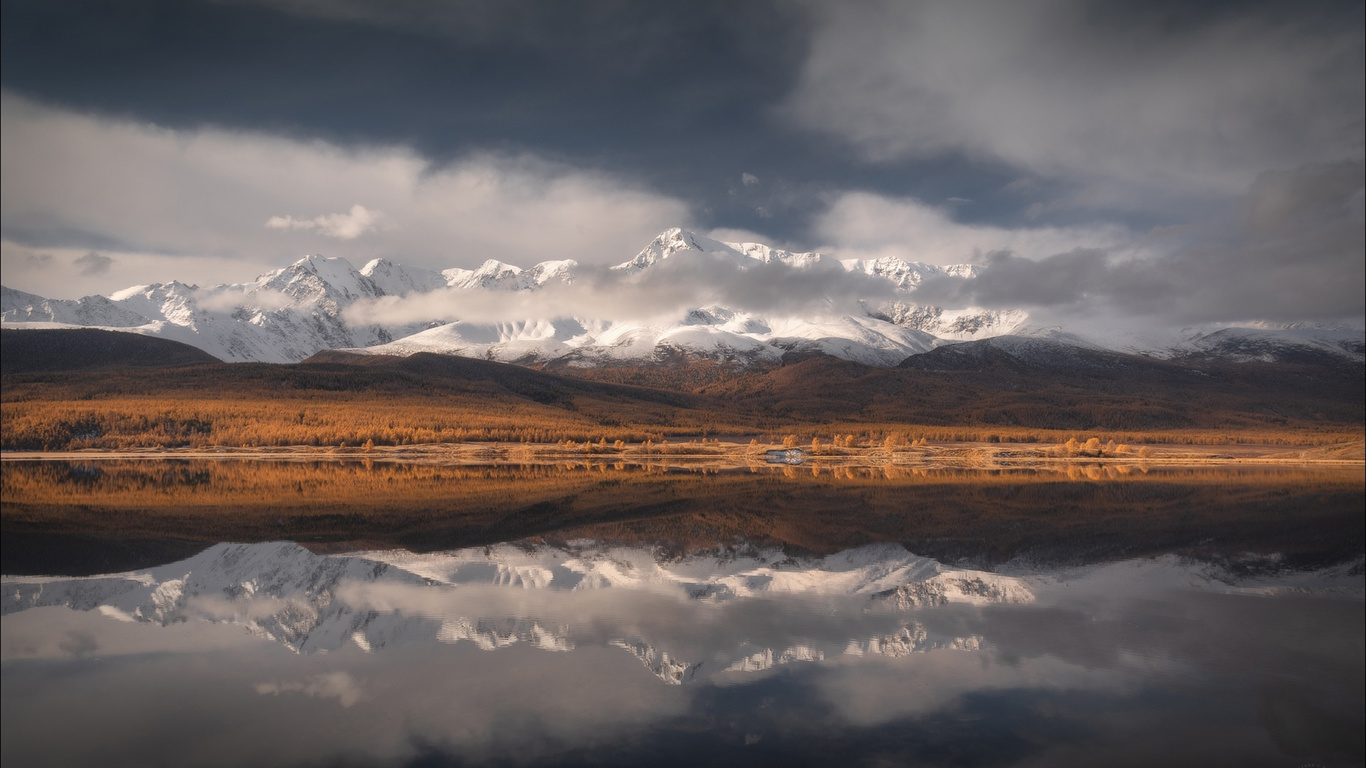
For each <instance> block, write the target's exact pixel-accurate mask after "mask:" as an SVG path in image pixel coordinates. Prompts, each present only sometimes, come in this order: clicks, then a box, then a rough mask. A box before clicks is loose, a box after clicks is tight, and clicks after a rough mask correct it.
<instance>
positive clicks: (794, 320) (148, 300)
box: [0, 228, 1366, 367]
mask: <svg viewBox="0 0 1366 768" xmlns="http://www.w3.org/2000/svg"><path fill="white" fill-rule="evenodd" d="M694 256H695V257H697V258H699V259H701V261H699V262H697V263H698V264H702V263H705V262H706V261H707V260H708V259H711V260H719V262H718V263H720V264H721V265H722V266H723V267H725V268H728V269H735V270H739V271H740V272H745V271H748V270H754V269H777V270H780V273H775V274H778V275H779V276H784V275H786V274H787V273H783V272H781V270H791V271H792V274H805V273H806V271H810V270H817V269H834V270H836V272H834V273H830V274H832V275H838V274H848V275H860V276H864V277H867V278H870V279H872V280H874V281H877V282H875V283H869V284H867V285H870V286H876V285H885V286H887V287H886V289H879V290H886V291H890V294H889V295H891V296H893V297H894V298H890V299H889V298H886V297H885V296H880V297H870V298H868V299H866V300H860V302H859V309H858V310H857V311H852V312H851V311H848V310H843V311H841V310H832V308H831V306H829V302H828V300H827V301H825V302H822V301H818V300H813V301H809V302H806V303H805V304H801V305H800V306H801V308H800V309H792V308H788V309H774V308H769V309H758V310H755V309H748V308H745V307H742V306H727V305H725V304H716V303H710V304H709V303H706V302H705V301H702V302H699V303H698V304H696V305H693V306H689V307H685V308H683V309H681V310H679V311H677V313H676V314H673V315H672V316H663V317H662V318H661V319H656V320H651V321H639V320H631V319H624V318H612V317H610V315H611V311H610V308H608V307H605V306H604V307H603V308H602V311H603V312H605V313H606V314H607V315H609V316H608V317H606V318H605V319H592V318H587V317H582V316H575V315H574V313H573V312H566V311H564V310H557V309H553V308H550V309H546V310H545V314H546V316H544V317H537V316H535V315H536V314H537V313H538V312H540V311H541V310H538V309H536V308H535V307H536V303H535V302H536V299H535V298H534V297H536V296H538V295H540V294H538V293H537V292H539V291H549V290H552V289H553V290H554V291H558V292H559V293H557V294H556V295H560V294H562V293H563V291H565V290H570V289H575V290H584V291H591V290H592V289H593V287H592V285H580V284H581V283H582V282H583V281H582V278H583V277H584V276H585V274H587V273H586V272H585V268H583V267H582V266H581V265H579V264H578V263H577V262H576V261H574V260H570V259H551V260H545V261H542V262H539V263H538V264H536V265H533V266H532V267H530V268H527V269H522V268H520V267H517V266H515V265H511V264H506V263H503V262H500V261H497V260H494V259H489V260H486V261H485V262H484V263H483V264H482V265H480V266H479V267H477V268H474V269H463V268H451V269H446V270H444V271H441V272H437V271H434V270H429V269H425V268H420V267H409V266H405V265H402V264H399V263H397V262H394V261H392V260H389V259H386V258H377V259H372V260H371V261H370V262H368V263H366V264H365V265H364V266H363V267H362V268H360V269H356V268H354V266H353V265H351V264H350V263H349V262H348V261H346V260H345V259H342V258H339V257H324V256H319V255H309V256H305V257H304V258H302V259H299V260H297V261H295V262H294V263H293V264H290V265H289V266H287V267H282V268H280V269H276V270H272V271H269V272H266V273H264V274H262V275H260V276H259V277H257V278H256V279H255V280H254V281H251V282H248V283H239V284H227V285H217V286H211V287H207V288H202V287H199V286H196V285H189V284H186V283H181V282H178V281H174V280H173V281H171V282H168V283H159V284H150V285H140V286H132V287H130V288H126V289H123V290H120V291H116V292H114V293H112V294H110V295H109V296H87V297H84V298H81V299H76V300H60V299H46V298H43V297H41V296H37V295H35V294H30V293H26V292H23V291H18V290H14V289H11V288H9V287H5V288H4V289H3V295H2V296H0V313H2V315H0V319H2V320H3V325H4V326H5V327H7V328H59V327H85V328H100V329H105V330H120V331H125V332H131V333H138V334H142V335H147V336H154V337H161V338H167V339H171V340H173V341H179V342H182V343H185V344H189V345H191V346H195V347H198V348H199V349H201V350H203V351H205V352H207V353H209V354H210V355H213V356H214V357H216V358H218V359H221V360H224V361H228V362H274V363H282V362H298V361H301V360H304V359H306V358H308V357H310V356H311V355H313V354H315V353H317V352H320V351H323V350H336V349H348V350H352V351H357V352H361V353H370V354H400V355H406V354H413V353H416V352H436V353H443V354H453V355H460V356H467V357H482V358H485V359H490V360H499V361H503V362H513V363H519V364H524V365H545V364H551V363H555V362H557V361H558V362H559V363H561V364H567V365H571V366H579V367H586V366H602V365H612V364H619V363H622V362H634V363H645V364H649V363H667V362H669V361H674V360H679V359H683V358H699V359H710V360H714V361H718V362H724V363H727V364H736V365H741V366H749V365H772V364H776V363H778V362H779V361H780V360H781V359H782V358H783V356H784V355H787V354H791V353H799V354H812V353H824V354H829V355H832V356H835V357H839V358H842V359H846V360H852V361H856V362H861V363H865V364H869V365H874V366H880V367H893V366H896V365H898V364H900V363H902V362H903V361H905V360H906V359H907V358H910V357H912V356H915V355H920V354H924V353H927V352H930V351H932V350H935V349H937V348H940V347H943V346H947V345H951V344H956V343H965V342H966V343H972V342H979V341H982V340H984V339H990V338H1003V337H1010V336H1021V337H1040V336H1049V335H1050V334H1052V337H1053V338H1055V340H1065V341H1068V343H1073V344H1074V346H1075V345H1079V346H1082V347H1085V346H1087V345H1091V346H1099V347H1102V348H1108V349H1111V350H1113V351H1121V352H1127V353H1138V354H1143V355H1146V356H1149V357H1155V358H1161V359H1176V358H1187V359H1192V360H1194V359H1215V358H1218V359H1227V360H1232V361H1251V360H1261V361H1286V360H1291V359H1298V358H1305V359H1309V358H1314V359H1318V360H1320V361H1321V362H1323V361H1328V362H1333V361H1334V360H1336V361H1337V362H1342V361H1343V360H1346V361H1356V362H1361V361H1363V360H1366V343H1364V341H1363V340H1366V334H1363V332H1362V331H1360V330H1357V329H1351V330H1340V329H1332V328H1315V327H1303V326H1301V327H1288V328H1271V327H1265V326H1263V327H1250V328H1230V327H1209V328H1203V329H1180V330H1177V329H1172V330H1168V331H1160V332H1157V333H1156V334H1148V335H1144V334H1138V333H1117V334H1116V333H1110V334H1106V333H1104V332H1101V331H1098V330H1096V329H1095V328H1092V327H1090V326H1079V327H1078V328H1076V329H1062V330H1060V333H1061V334H1063V335H1058V334H1053V333H1052V331H1050V329H1048V328H1041V327H1038V326H1031V325H1030V322H1031V317H1030V314H1029V312H1028V311H1026V310H1025V309H1022V308H1016V309H983V308H977V307H949V306H939V305H935V304H928V303H918V302H917V301H916V290H917V289H918V287H919V286H920V285H921V284H922V283H923V282H925V281H926V280H927V279H930V278H934V279H935V280H940V281H942V280H953V281H971V280H975V279H977V278H979V277H980V276H981V275H983V274H985V273H986V271H987V270H988V269H989V268H988V267H984V266H980V265H973V264H958V265H949V266H936V265H930V264H922V263H919V262H907V261H903V260H901V259H897V258H894V257H883V258H879V259H863V260H860V259H844V260H836V259H833V258H831V257H828V256H826V255H824V254H821V253H816V252H810V253H794V252H790V251H786V250H782V249H779V248H774V247H772V246H768V245H765V244H762V243H726V242H722V241H719V240H715V239H712V238H709V237H706V236H704V235H700V234H697V233H695V232H691V231H688V230H684V229H680V228H674V229H669V230H666V231H664V232H662V233H661V234H660V235H659V236H657V237H656V238H655V239H654V240H653V241H651V243H649V244H648V245H646V246H645V248H643V249H641V251H640V252H639V253H637V254H636V256H635V257H634V258H632V259H630V260H627V261H624V262H622V263H619V264H617V265H616V266H614V267H611V268H610V269H608V270H606V273H607V274H608V275H609V276H612V279H615V280H626V281H630V280H632V279H641V278H642V276H644V275H647V274H648V273H650V271H651V270H653V269H655V268H658V267H659V265H661V264H662V263H664V262H671V263H672V264H673V265H674V267H673V268H675V269H679V270H684V273H686V270H688V269H690V268H692V267H693V266H694V265H692V264H691V263H690V261H689V260H690V259H693V257H694ZM822 274H824V273H822ZM669 275H670V276H671V277H673V276H674V273H669ZM589 283H592V281H589ZM632 285H634V283H630V282H627V283H624V284H623V288H624V289H626V290H628V291H629V289H630V288H631V286H632ZM504 292H508V293H516V294H521V295H525V296H530V297H533V298H532V300H531V303H530V304H528V305H527V306H528V307H530V309H524V310H522V312H523V314H526V315H528V316H527V317H522V318H512V317H509V318H507V319H505V320H501V321H490V320H488V319H480V318H479V313H477V312H475V313H473V315H474V317H472V318H466V319H461V317H460V316H461V315H462V314H468V313H466V312H463V311H462V309H461V308H462V306H464V305H465V303H467V300H470V299H473V298H475V297H483V298H484V299H487V301H483V303H485V304H490V303H491V304H493V305H497V304H498V303H499V301H500V299H499V297H500V296H501V295H502V294H503V293H504ZM547 295H549V294H547ZM417 298H421V300H422V301H423V302H425V305H431V306H433V307H436V310H434V311H436V313H437V314H438V315H448V316H452V317H453V318H454V319H450V318H449V317H447V318H445V319H438V318H427V319H410V320H400V321H398V322H371V321H368V320H366V319H365V317H366V313H365V312H361V311H359V309H363V308H366V307H370V306H375V305H377V304H376V303H377V302H390V303H389V304H386V305H385V306H386V307H389V308H393V307H398V308H399V309H402V308H403V307H404V306H405V304H404V302H410V301H413V300H415V299H417ZM591 299H592V295H591V294H590V295H589V304H590V305H591V304H592V301H591ZM394 302H397V304H395V303H394ZM579 304H580V305H583V304H584V302H582V301H581V302H579ZM418 314H420V313H418ZM398 315H399V316H402V317H406V316H408V315H412V316H413V317H414V318H415V317H416V315H415V314H414V313H412V312H409V313H406V315H405V313H403V312H399V313H398ZM356 318H360V319H359V320H358V319H356ZM1068 333H1071V337H1067V335H1066V334H1068ZM1297 356H1298V357H1297ZM1338 358H1340V360H1338Z"/></svg>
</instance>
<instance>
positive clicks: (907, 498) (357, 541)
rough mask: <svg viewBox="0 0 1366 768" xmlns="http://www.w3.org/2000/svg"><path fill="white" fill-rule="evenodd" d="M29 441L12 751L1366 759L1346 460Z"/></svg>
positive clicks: (17, 504)
mask: <svg viewBox="0 0 1366 768" xmlns="http://www.w3.org/2000/svg"><path fill="white" fill-rule="evenodd" d="M3 470H4V474H3V501H4V507H3V509H4V514H3V524H4V536H3V541H4V564H3V568H4V572H5V574H6V575H5V576H4V579H3V587H4V590H3V614H4V620H3V624H2V625H0V627H2V628H3V629H2V631H0V671H2V675H0V718H2V719H3V732H4V739H3V758H4V759H5V761H6V762H7V764H10V765H37V764H43V765H86V764H101V765H241V764H253V765H280V766H295V765H318V764H328V765H358V766H359V765H412V766H437V765H483V764H496V765H566V764H567V765H704V764H712V765H731V764H735V765H746V766H753V765H991V766H995V765H1003V766H1004V765H1009V766H1016V765H1018V766H1025V765H1059V764H1073V765H1081V764H1109V765H1124V764H1130V765H1152V764H1169V765H1182V764H1228V765H1267V766H1298V765H1333V766H1336V765H1361V764H1362V762H1363V757H1364V756H1363V736H1362V734H1363V725H1364V724H1366V705H1364V704H1363V696H1362V692H1363V690H1366V661H1364V660H1366V630H1364V629H1363V628H1364V627H1366V611H1364V610H1363V606H1364V605H1366V601H1364V599H1363V597H1364V595H1366V577H1363V556H1362V553H1363V531H1362V527H1363V524H1362V521H1361V514H1360V512H1361V508H1362V504H1363V499H1364V498H1366V493H1364V489H1363V486H1364V485H1366V482H1364V481H1363V477H1362V473H1361V470H1360V468H1359V467H1355V466H1350V465H1348V466H1323V465H1317V466H1315V465H1283V464H1266V465H1260V464H1252V465H1236V466H1225V467H1211V466H1155V465H1154V466H1148V465H1141V464H1133V465H1119V464H1113V463H1111V464H1105V463H1099V462H1097V463H1092V464H1089V465H1086V464H1075V463H1071V464H1066V465H1062V464H1059V465H1051V466H1036V467H1023V468H1016V469H1007V470H1002V469H991V470H974V469H971V468H965V467H957V468H948V467H945V468H938V469H931V470H926V469H925V468H923V467H922V468H907V467H896V466H883V467H848V466H846V467H835V466H824V467H822V466H819V465H817V466H788V465H784V466H768V465H764V464H756V465H753V466H743V467H737V466H725V467H717V466H689V465H687V464H686V463H673V464H668V463H658V464H626V463H620V462H613V463H607V462H591V461H586V462H560V463H553V464H486V465H459V466H455V465H443V464H440V463H405V462H374V461H363V460H357V461H323V460H307V461H293V462H260V461H239V460H228V461H211V460H166V459H148V460H140V461H133V460H95V459H90V460H85V459H82V460H64V461H42V462H38V461H33V462H29V461H23V462H16V461H6V462H5V463H4V464H3ZM228 542H230V543H228Z"/></svg>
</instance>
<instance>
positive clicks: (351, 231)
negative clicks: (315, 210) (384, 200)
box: [266, 203, 385, 240]
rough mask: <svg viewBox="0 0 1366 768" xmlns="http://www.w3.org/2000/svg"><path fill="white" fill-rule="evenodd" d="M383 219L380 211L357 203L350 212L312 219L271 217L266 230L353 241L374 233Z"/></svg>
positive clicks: (267, 220) (267, 221)
mask: <svg viewBox="0 0 1366 768" xmlns="http://www.w3.org/2000/svg"><path fill="white" fill-rule="evenodd" d="M384 218H385V216H384V214H383V213H381V212H380V211H370V210H366V208H365V206H363V205H360V204H359V203H358V204H356V205H353V206H351V210H350V211H348V212H346V213H329V214H325V215H322V216H317V217H315V218H312V219H296V218H294V217H293V216H271V217H270V218H269V219H266V228H267V229H280V230H303V231H305V232H317V233H318V234H320V235H323V236H324V237H335V238H337V239H338V240H355V239H356V238H358V237H360V236H361V235H363V234H365V233H366V232H373V231H375V227H376V225H377V224H379V223H380V222H382V221H384Z"/></svg>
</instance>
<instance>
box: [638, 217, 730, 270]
mask: <svg viewBox="0 0 1366 768" xmlns="http://www.w3.org/2000/svg"><path fill="white" fill-rule="evenodd" d="M685 251H696V252H698V253H714V254H725V255H730V256H737V257H738V256H741V255H742V254H741V253H740V252H739V251H737V250H736V249H735V248H732V247H731V246H729V245H727V244H726V243H723V242H721V241H720V240H713V239H711V238H710V237H704V236H702V235H699V234H697V233H696V232H689V231H688V230H686V229H679V228H677V227H675V228H673V229H666V230H664V231H663V232H661V233H659V235H658V236H656V237H655V239H654V240H652V241H651V242H650V244H649V245H647V246H645V247H644V248H643V249H641V251H640V253H638V254H636V257H635V258H634V259H631V260H630V261H627V262H623V263H621V264H618V265H616V266H615V267H612V269H615V270H621V271H624V272H639V271H640V270H642V269H645V268H646V267H650V266H653V265H655V264H658V263H659V262H661V261H663V260H665V259H668V258H671V257H673V256H676V255H678V254H680V253H683V252H685Z"/></svg>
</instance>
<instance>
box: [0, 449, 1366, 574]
mask: <svg viewBox="0 0 1366 768" xmlns="http://www.w3.org/2000/svg"><path fill="white" fill-rule="evenodd" d="M2 484H3V493H2V494H0V498H2V500H3V512H0V529H2V530H3V533H4V536H3V539H2V540H3V563H2V564H0V565H2V566H3V570H4V572H6V573H43V572H57V571H54V570H53V568H54V567H60V568H63V569H66V571H65V572H71V573H78V572H81V573H94V572H98V571H101V570H103V571H109V570H112V569H113V566H116V565H118V564H119V563H129V564H133V565H136V564H138V563H142V562H144V560H145V557H148V556H154V555H155V553H158V552H174V553H178V554H181V555H185V554H189V553H190V552H191V551H192V549H193V547H194V546H195V544H196V543H198V544H199V545H200V546H201V547H202V546H207V545H208V544H211V543H214V542H218V541H238V542H261V541H276V540H292V541H298V542H300V543H301V544H303V545H304V546H306V547H309V548H310V549H312V550H314V551H317V552H342V551H348V550H351V551H354V550H358V549H383V548H392V547H398V548H405V549H410V550H413V551H434V550H441V549H457V548H462V547H468V546H482V545H487V544H495V543H499V542H506V541H512V540H518V539H528V538H530V539H543V540H547V541H563V540H569V539H574V538H593V539H601V540H607V541H616V542H621V543H624V544H629V543H631V542H642V541H649V542H652V545H655V546H660V547H663V548H665V549H666V550H668V551H671V552H674V553H676V554H679V555H683V554H687V553H689V552H694V551H698V550H699V549H705V548H707V547H711V546H714V545H715V544H717V543H718V542H728V541H734V540H746V541H752V542H756V543H759V544H774V545H779V546H783V547H788V548H791V549H792V550H793V551H796V552H806V553H812V554H829V553H831V552H834V551H838V550H841V549H848V548H852V547H858V546H862V545H865V544H869V543H876V542H894V543H899V544H902V545H904V546H906V547H907V548H908V549H911V550H912V551H916V552H920V553H923V554H925V555H927V556H930V557H935V558H937V559H940V560H943V561H945V562H954V563H967V564H973V565H976V566H979V567H983V568H991V567H994V566H995V565H996V564H999V563H1003V562H1006V561H1009V560H1012V559H1017V558H1020V557H1030V558H1034V559H1036V560H1039V561H1040V562H1048V563H1060V564H1062V563H1086V562H1102V561H1110V560H1117V559H1125V558H1129V557H1138V556H1145V555H1151V554H1166V553H1178V554H1183V555H1189V556H1194V557H1200V558H1204V559H1212V560H1218V559H1221V558H1223V559H1227V558H1232V557H1236V556H1237V555H1239V554H1240V553H1243V552H1253V553H1263V554H1269V553H1276V554H1280V555H1283V556H1285V557H1287V558H1289V560H1290V561H1292V562H1296V563H1300V564H1301V565H1303V566H1305V567H1312V566H1316V565H1326V564H1331V563H1336V562H1342V561H1345V560H1347V559H1350V558H1352V557H1355V556H1357V555H1359V554H1360V553H1361V552H1362V551H1363V549H1364V548H1366V523H1363V521H1362V519H1361V515H1360V510H1361V508H1362V505H1363V500H1364V499H1366V478H1363V475H1362V473H1361V472H1360V471H1359V470H1358V469H1357V468H1354V467H1339V466H1322V465H1310V466H1303V465H1292V464H1284V463H1282V464H1236V465H1231V466H1222V467H1210V466H1205V465H1195V466H1191V465H1183V466H1177V465H1144V464H1133V465H1128V464H1120V463H1100V462H1091V463H1081V462H1075V461H1074V462H1070V463H1068V464H1066V465H1047V466H1033V467H1015V468H1000V467H989V468H967V467H948V466H935V467H924V466H909V465H897V464H887V465H883V466H879V467H857V466H831V465H823V464H819V463H816V464H812V465H795V466H794V465H770V464H756V465H752V466H746V467H737V468H729V469H723V468H718V467H712V466H692V467H688V466H679V465H660V464H640V463H633V462H625V461H610V460H609V461H564V462H559V463H531V464H498V463H485V464H439V463H406V462H394V461H372V460H367V459H364V458H360V459H346V460H338V459H324V460H316V459H315V460H307V461H306V460H289V461H273V460H272V461H254V460H246V459H236V460H221V459H214V460H198V459H155V460H153V459H139V460H113V459H107V460H102V461H83V460H82V461H69V460H55V459H54V460H46V461H31V462H20V461H7V462H5V464H4V468H3V476H2ZM108 542H117V544H115V546H113V547H109V546H104V544H105V543H108ZM109 551H112V552H115V553H121V554H118V556H105V555H102V554H101V552H109ZM142 553H146V554H142ZM125 555H126V556H125ZM91 556H93V559H92V560H90V564H89V565H87V566H85V567H84V568H83V569H82V570H79V571H77V570H71V569H73V568H79V567H80V566H79V563H80V562H81V561H82V558H87V559H88V558H90V557H91ZM92 569H93V570H92Z"/></svg>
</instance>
